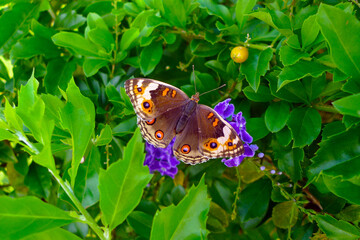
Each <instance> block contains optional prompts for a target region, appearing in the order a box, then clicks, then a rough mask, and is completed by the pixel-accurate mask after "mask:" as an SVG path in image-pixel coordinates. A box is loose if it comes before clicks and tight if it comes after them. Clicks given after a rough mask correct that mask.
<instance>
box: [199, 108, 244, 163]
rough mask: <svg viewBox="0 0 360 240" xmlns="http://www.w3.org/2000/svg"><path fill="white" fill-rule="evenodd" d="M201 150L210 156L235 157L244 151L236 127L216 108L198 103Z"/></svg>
mask: <svg viewBox="0 0 360 240" xmlns="http://www.w3.org/2000/svg"><path fill="white" fill-rule="evenodd" d="M196 115H197V122H198V125H199V136H200V139H199V151H200V152H201V153H202V154H203V155H204V156H206V157H208V158H225V157H229V158H233V157H236V156H239V155H241V154H243V153H244V146H243V144H242V142H241V140H240V138H239V136H238V134H237V133H236V131H235V129H234V128H233V127H232V126H231V125H230V124H229V123H228V122H226V120H224V119H223V118H222V117H221V116H220V115H219V114H218V113H217V112H216V111H215V110H213V109H212V108H210V107H208V106H205V105H198V108H197V112H196Z"/></svg>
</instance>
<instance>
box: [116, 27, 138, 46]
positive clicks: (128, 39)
mask: <svg viewBox="0 0 360 240" xmlns="http://www.w3.org/2000/svg"><path fill="white" fill-rule="evenodd" d="M139 34H140V32H139V29H138V28H130V29H128V30H127V31H126V32H125V33H124V34H123V36H122V37H121V41H120V50H121V51H126V50H128V49H129V48H130V46H131V44H132V43H133V42H134V40H135V39H136V38H137V37H138V36H139Z"/></svg>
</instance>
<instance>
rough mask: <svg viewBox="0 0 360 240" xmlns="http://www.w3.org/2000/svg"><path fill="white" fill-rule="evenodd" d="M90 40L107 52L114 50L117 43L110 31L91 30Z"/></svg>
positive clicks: (89, 33)
mask: <svg viewBox="0 0 360 240" xmlns="http://www.w3.org/2000/svg"><path fill="white" fill-rule="evenodd" d="M87 35H88V38H89V40H90V41H91V42H93V43H95V44H97V45H99V46H102V47H103V48H104V49H105V50H106V52H110V51H112V50H113V49H114V46H115V41H114V38H113V36H112V34H111V33H110V31H109V30H108V29H102V28H95V29H91V30H90V31H89V32H88V33H87Z"/></svg>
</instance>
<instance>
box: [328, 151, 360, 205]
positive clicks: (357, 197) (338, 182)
mask: <svg viewBox="0 0 360 240" xmlns="http://www.w3.org/2000/svg"><path fill="white" fill-rule="evenodd" d="M359 160H360V158H359V159H358V161H359ZM355 167H356V166H355ZM323 180H324V183H325V186H326V187H327V188H328V189H329V190H330V192H332V193H333V194H335V195H336V196H338V197H341V198H344V199H346V200H347V201H348V202H350V203H352V204H357V205H360V186H359V182H358V181H357V180H355V181H351V180H347V181H346V180H344V179H342V178H341V177H340V176H338V177H331V176H327V175H323Z"/></svg>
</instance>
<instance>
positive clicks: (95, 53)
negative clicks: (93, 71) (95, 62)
mask: <svg viewBox="0 0 360 240" xmlns="http://www.w3.org/2000/svg"><path fill="white" fill-rule="evenodd" d="M52 40H53V42H54V43H55V44H56V45H58V46H61V47H66V48H70V49H71V50H73V51H74V52H75V53H77V54H80V55H83V56H91V57H99V58H103V59H104V60H106V59H110V55H108V54H107V53H106V50H105V49H103V48H102V47H100V46H99V45H96V44H94V43H92V42H90V41H89V40H87V39H85V38H84V37H83V36H81V35H80V34H77V33H71V32H60V33H57V34H55V35H54V36H53V37H52Z"/></svg>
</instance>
